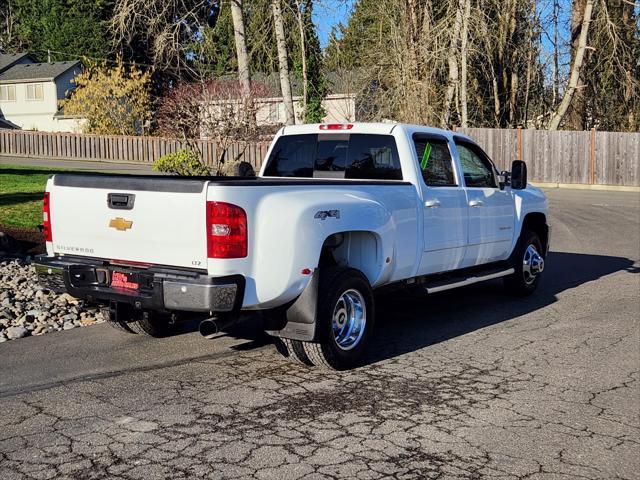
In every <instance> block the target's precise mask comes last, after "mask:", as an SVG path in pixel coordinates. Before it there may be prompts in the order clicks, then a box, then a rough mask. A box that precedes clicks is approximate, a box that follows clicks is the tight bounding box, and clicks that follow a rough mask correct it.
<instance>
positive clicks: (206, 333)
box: [198, 319, 220, 338]
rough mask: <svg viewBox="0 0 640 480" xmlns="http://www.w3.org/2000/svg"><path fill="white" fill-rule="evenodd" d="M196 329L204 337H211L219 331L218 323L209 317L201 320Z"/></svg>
mask: <svg viewBox="0 0 640 480" xmlns="http://www.w3.org/2000/svg"><path fill="white" fill-rule="evenodd" d="M198 330H200V335H202V336H203V337H204V338H213V337H215V336H216V335H217V334H218V333H220V328H219V326H218V323H217V322H215V321H213V320H211V319H208V320H203V321H201V322H200V326H199V327H198Z"/></svg>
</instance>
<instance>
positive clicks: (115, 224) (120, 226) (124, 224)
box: [109, 217, 133, 232]
mask: <svg viewBox="0 0 640 480" xmlns="http://www.w3.org/2000/svg"><path fill="white" fill-rule="evenodd" d="M132 225H133V222H132V221H131V220H125V219H124V218H122V217H118V218H114V219H112V220H111V221H110V222H109V228H115V229H116V230H120V231H121V232H124V231H125V230H129V229H130V228H131V226H132Z"/></svg>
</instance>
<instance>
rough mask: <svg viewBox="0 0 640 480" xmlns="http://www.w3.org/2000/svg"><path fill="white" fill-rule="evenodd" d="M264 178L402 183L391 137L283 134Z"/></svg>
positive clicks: (274, 149) (272, 153)
mask: <svg viewBox="0 0 640 480" xmlns="http://www.w3.org/2000/svg"><path fill="white" fill-rule="evenodd" d="M264 176H265V177H299V178H329V179H331V178H336V179H341V178H342V179H357V180H402V169H401V167H400V158H399V156H398V149H397V147H396V141H395V138H394V137H393V135H380V134H364V133H351V134H345V133H323V134H301V135H285V136H282V137H280V138H279V139H278V140H277V142H276V144H275V145H274V147H273V149H272V151H271V154H270V155H269V159H268V160H267V166H266V168H265V171H264Z"/></svg>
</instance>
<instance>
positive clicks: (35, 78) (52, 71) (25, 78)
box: [0, 61, 80, 83]
mask: <svg viewBox="0 0 640 480" xmlns="http://www.w3.org/2000/svg"><path fill="white" fill-rule="evenodd" d="M79 66H80V62H79V61H75V62H53V63H22V64H19V65H14V66H13V67H11V68H9V69H8V70H5V71H4V72H2V73H0V83H26V82H45V81H51V80H54V79H56V78H57V77H59V76H60V75H62V74H63V73H65V72H66V71H68V70H70V69H72V68H75V67H79Z"/></svg>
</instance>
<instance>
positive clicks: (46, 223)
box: [42, 192, 53, 242]
mask: <svg viewBox="0 0 640 480" xmlns="http://www.w3.org/2000/svg"><path fill="white" fill-rule="evenodd" d="M42 233H43V234H44V239H45V241H46V242H52V241H53V235H52V234H51V197H50V196H49V192H44V200H43V201H42Z"/></svg>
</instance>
